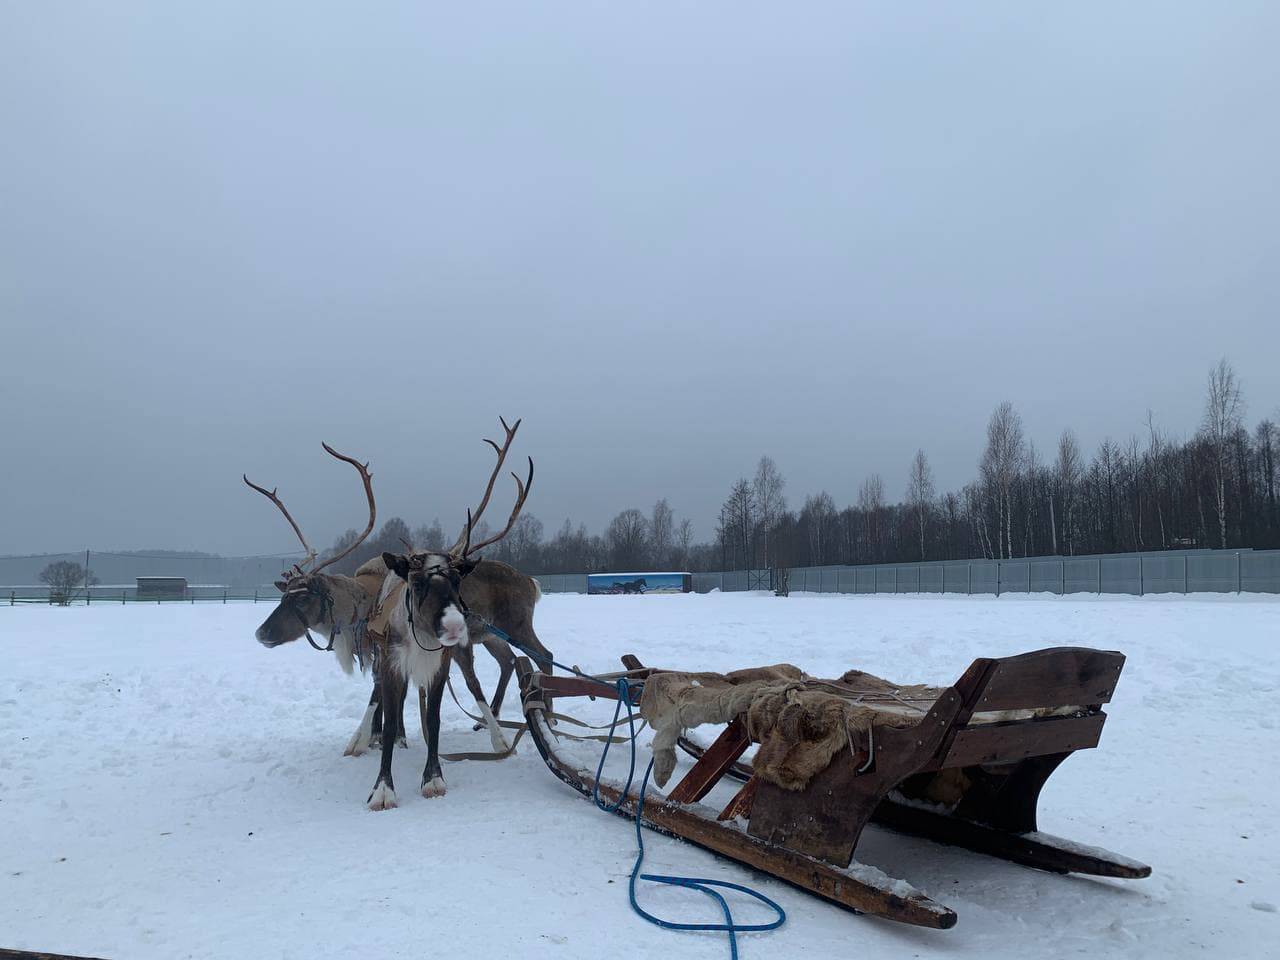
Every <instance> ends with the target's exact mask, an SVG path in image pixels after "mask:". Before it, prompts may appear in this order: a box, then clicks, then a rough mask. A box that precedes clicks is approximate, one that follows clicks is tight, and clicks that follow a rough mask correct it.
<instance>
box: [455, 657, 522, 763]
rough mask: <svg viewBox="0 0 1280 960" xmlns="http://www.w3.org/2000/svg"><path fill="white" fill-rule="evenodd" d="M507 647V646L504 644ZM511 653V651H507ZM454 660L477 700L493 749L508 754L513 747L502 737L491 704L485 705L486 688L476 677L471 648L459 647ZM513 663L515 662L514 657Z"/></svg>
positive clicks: (513, 658) (477, 706) (477, 707)
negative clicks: (490, 707)
mask: <svg viewBox="0 0 1280 960" xmlns="http://www.w3.org/2000/svg"><path fill="white" fill-rule="evenodd" d="M503 646H506V644H503ZM507 652H508V653H510V651H509V650H508V651H507ZM454 659H455V660H457V661H458V667H459V668H460V669H461V670H462V677H463V679H464V680H466V682H467V689H468V690H469V691H471V696H472V697H474V698H475V701H476V709H477V710H479V711H480V716H482V717H484V723H483V724H481V725H480V726H484V727H487V728H488V730H489V742H490V743H492V744H493V749H494V750H495V751H497V752H498V753H507V752H508V751H509V750H510V749H511V745H510V744H509V743H507V738H506V737H504V736H503V735H502V728H501V727H500V726H498V718H497V717H495V716H494V715H493V711H492V710H490V709H489V704H487V703H485V699H484V688H483V687H481V686H480V680H479V679H478V678H477V677H476V662H475V655H474V654H473V653H472V650H471V647H470V646H466V647H459V648H457V651H456V652H455V653H454ZM511 659H512V662H514V661H515V657H514V656H513V657H512V658H511Z"/></svg>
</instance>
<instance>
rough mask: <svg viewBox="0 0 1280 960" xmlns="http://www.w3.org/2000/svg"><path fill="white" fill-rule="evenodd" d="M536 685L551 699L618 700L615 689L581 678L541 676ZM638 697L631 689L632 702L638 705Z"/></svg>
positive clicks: (636, 692)
mask: <svg viewBox="0 0 1280 960" xmlns="http://www.w3.org/2000/svg"><path fill="white" fill-rule="evenodd" d="M538 685H539V686H540V687H541V688H542V691H543V693H545V694H547V695H548V696H553V697H604V698H605V699H606V700H617V699H618V691H617V688H616V687H612V686H609V685H608V684H605V683H597V682H596V681H594V680H584V679H583V678H582V677H560V676H552V677H549V676H547V675H545V674H543V675H542V677H541V678H540V679H539V682H538ZM639 696H640V691H639V689H638V688H632V697H631V699H632V701H633V702H635V703H638V702H639Z"/></svg>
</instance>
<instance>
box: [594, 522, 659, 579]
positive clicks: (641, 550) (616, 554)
mask: <svg viewBox="0 0 1280 960" xmlns="http://www.w3.org/2000/svg"><path fill="white" fill-rule="evenodd" d="M604 537H605V545H606V547H607V549H608V555H609V563H610V564H611V565H612V566H613V567H614V568H615V569H617V570H619V571H622V570H635V569H639V568H642V567H645V566H648V563H647V561H648V556H647V554H648V550H647V548H648V545H649V521H648V520H647V519H645V515H644V514H643V513H641V512H640V511H639V510H635V509H631V510H623V511H622V512H621V513H620V514H618V515H617V516H616V517H614V518H613V520H611V521H610V522H609V529H608V531H607V532H606V533H605V535H604Z"/></svg>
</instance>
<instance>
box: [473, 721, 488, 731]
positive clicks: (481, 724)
mask: <svg viewBox="0 0 1280 960" xmlns="http://www.w3.org/2000/svg"><path fill="white" fill-rule="evenodd" d="M484 727H485V723H484V721H483V720H480V721H477V722H476V723H473V724H472V725H471V729H472V730H483V729H484Z"/></svg>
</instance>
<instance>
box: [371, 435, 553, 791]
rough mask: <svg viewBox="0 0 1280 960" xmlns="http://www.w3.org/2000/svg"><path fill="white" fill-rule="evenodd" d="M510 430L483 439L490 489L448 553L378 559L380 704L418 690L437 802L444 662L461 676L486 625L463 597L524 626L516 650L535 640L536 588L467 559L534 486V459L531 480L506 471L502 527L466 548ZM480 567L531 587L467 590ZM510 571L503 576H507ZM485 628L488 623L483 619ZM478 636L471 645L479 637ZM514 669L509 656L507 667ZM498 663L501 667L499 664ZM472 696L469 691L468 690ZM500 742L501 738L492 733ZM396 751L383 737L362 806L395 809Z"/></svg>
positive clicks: (428, 780)
mask: <svg viewBox="0 0 1280 960" xmlns="http://www.w3.org/2000/svg"><path fill="white" fill-rule="evenodd" d="M519 425H520V421H516V426H515V427H512V428H507V425H506V421H505V420H504V421H503V427H504V428H506V429H507V444H506V445H504V446H503V447H501V448H500V447H499V446H498V445H497V444H496V443H494V442H493V441H492V440H486V441H485V442H486V443H489V444H490V445H491V446H492V447H493V448H494V449H495V450H496V451H497V453H498V463H497V466H495V467H494V470H493V473H492V475H491V476H490V477H489V483H488V485H487V486H486V488H485V493H484V497H483V499H482V500H481V501H480V506H479V507H478V508H477V510H476V511H475V513H474V514H473V513H472V511H470V510H468V511H467V524H466V527H465V528H464V530H463V533H462V535H461V536H460V537H459V538H458V540H457V542H455V543H454V545H453V546H452V547H450V548H449V549H448V550H447V551H444V552H440V553H436V552H428V553H411V554H409V555H407V556H406V555H397V554H393V553H384V554H383V557H382V559H383V561H384V563H386V565H387V569H388V571H389V573H388V575H387V578H386V581H385V582H384V584H383V587H382V591H381V594H380V596H379V606H380V610H381V611H382V613H381V614H380V615H379V617H378V619H379V620H380V621H383V622H380V623H379V624H378V629H376V630H375V628H374V627H372V626H371V628H370V633H371V636H373V637H374V638H375V641H376V642H377V643H378V645H379V656H378V658H377V662H378V684H379V687H380V690H381V699H382V703H383V704H396V703H399V702H402V700H403V698H404V695H405V690H406V686H407V684H408V683H409V682H412V683H415V684H417V686H418V687H419V689H420V690H425V691H426V703H425V709H424V716H425V725H426V734H427V764H426V766H425V767H424V768H423V771H422V783H421V792H422V795H423V796H424V797H438V796H443V795H444V793H445V782H444V773H443V771H442V770H441V768H440V758H439V742H440V702H441V698H442V697H443V694H444V687H445V681H446V679H447V678H448V674H449V664H450V662H451V661H452V660H457V661H458V662H459V664H460V665H462V666H463V671H464V674H465V673H466V672H467V667H468V665H469V664H470V663H471V657H472V651H471V648H470V644H471V642H472V633H471V630H472V629H473V628H474V627H476V626H479V627H481V628H482V629H484V628H486V627H487V624H486V623H485V622H484V617H483V616H482V615H480V614H479V612H478V609H477V608H473V607H471V606H470V604H469V603H468V601H467V600H466V599H465V598H464V595H474V596H475V597H476V599H477V600H481V599H483V600H484V601H485V603H486V605H487V606H492V605H495V604H496V605H498V606H499V607H505V608H506V609H505V610H504V614H505V616H506V617H507V618H510V619H514V620H519V621H521V622H524V623H527V624H529V627H528V632H527V633H526V634H525V635H524V636H523V637H517V636H516V634H511V636H512V638H513V639H516V640H519V641H520V642H521V644H522V645H524V644H525V643H527V642H528V641H529V640H530V638H532V640H533V641H534V642H535V643H536V640H537V638H536V635H533V632H532V614H533V604H534V603H536V602H537V598H538V595H539V594H538V590H537V585H536V583H533V582H532V581H531V580H529V578H527V577H523V576H522V575H521V574H518V573H517V572H516V571H514V570H512V569H511V568H510V567H506V565H505V564H490V563H489V562H487V561H481V560H480V558H479V557H476V556H473V554H475V553H476V552H477V551H479V550H482V549H484V548H485V547H487V546H489V545H491V544H493V543H497V542H498V541H499V540H501V539H502V538H503V537H505V536H506V535H507V532H508V531H510V529H511V527H512V526H513V525H514V524H515V522H516V518H517V517H519V515H520V511H521V510H522V509H523V508H524V504H525V500H526V499H528V496H529V490H530V489H531V488H532V486H533V459H532V458H529V474H528V478H527V480H525V481H521V479H520V477H519V476H518V475H516V474H515V473H512V477H514V478H515V482H516V502H515V506H514V507H513V508H512V510H511V516H510V517H509V518H508V519H507V524H506V526H505V527H503V529H502V530H500V531H499V532H498V533H497V534H496V535H494V536H492V537H489V538H488V539H486V540H484V541H482V542H481V543H477V544H472V542H471V533H472V530H473V529H474V526H475V523H476V521H477V520H478V519H479V517H480V515H481V514H483V512H484V509H485V507H486V506H487V505H488V503H489V497H490V494H491V493H492V492H493V484H494V481H495V480H496V479H497V476H498V473H499V472H500V471H501V468H502V463H503V460H504V459H505V457H506V450H507V447H509V446H510V441H511V438H512V437H513V436H514V434H515V430H516V428H518V427H519ZM484 566H490V567H491V568H492V569H494V570H495V571H498V570H501V571H502V572H503V577H504V578H505V577H509V578H510V581H509V582H510V583H511V585H512V587H514V584H515V583H516V582H518V581H517V580H516V578H519V579H521V580H524V581H528V583H529V584H531V585H532V591H530V590H529V589H527V588H526V589H524V590H519V589H514V588H508V589H505V590H502V591H491V590H489V589H486V588H485V587H481V588H480V589H479V590H474V591H473V590H472V589H471V588H470V583H471V578H472V577H475V576H476V573H477V571H478V570H479V569H480V568H481V567H484ZM508 571H509V574H508V573H507V572H508ZM489 622H490V623H492V622H494V621H489ZM484 636H485V634H484V633H480V634H479V636H477V637H476V639H481V638H482V637H484ZM530 646H533V648H534V649H535V650H538V651H539V652H540V653H541V654H542V655H541V656H539V657H538V659H539V660H540V661H541V660H543V659H544V657H545V660H546V663H547V665H548V666H549V665H550V659H551V657H550V654H549V653H547V652H546V651H545V648H544V647H542V645H541V644H540V643H536V646H534V645H533V644H530ZM512 662H513V663H514V658H513V661H512ZM500 663H502V661H500ZM510 673H511V670H510V666H509V665H508V664H506V663H502V676H501V679H500V680H499V683H498V686H499V694H501V692H502V691H503V690H504V689H505V687H506V683H507V681H508V679H509V678H510ZM473 695H474V691H473ZM476 706H477V707H479V708H480V712H481V714H482V716H483V717H484V721H485V724H486V725H487V726H488V727H489V729H490V732H491V736H493V735H494V734H493V731H494V730H496V729H497V720H496V718H495V716H494V711H491V710H490V708H489V706H488V705H487V704H485V703H484V701H483V698H480V697H477V700H476ZM498 736H500V734H498ZM394 751H395V740H394V739H393V738H392V737H387V736H384V737H383V738H382V765H381V768H380V769H379V771H378V779H377V780H376V781H375V782H374V785H373V790H372V791H371V792H370V794H369V798H368V800H367V801H366V802H367V803H368V806H369V808H370V809H371V810H387V809H390V808H392V807H394V806H395V805H396V794H395V786H394V784H393V782H392V776H391V759H392V756H393V754H394Z"/></svg>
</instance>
